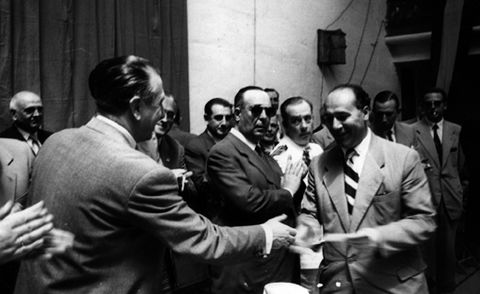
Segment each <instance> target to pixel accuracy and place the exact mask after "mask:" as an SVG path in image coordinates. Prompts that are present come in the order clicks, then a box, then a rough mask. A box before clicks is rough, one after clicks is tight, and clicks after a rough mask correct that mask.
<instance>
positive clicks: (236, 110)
mask: <svg viewBox="0 0 480 294" xmlns="http://www.w3.org/2000/svg"><path fill="white" fill-rule="evenodd" d="M241 112H242V110H241V109H240V107H235V108H234V109H233V115H234V116H235V121H236V122H238V121H240V113H241Z"/></svg>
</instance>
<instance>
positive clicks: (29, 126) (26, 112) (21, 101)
mask: <svg viewBox="0 0 480 294" xmlns="http://www.w3.org/2000/svg"><path fill="white" fill-rule="evenodd" d="M9 107H10V113H11V114H12V119H13V124H12V125H11V126H10V127H9V128H7V129H6V130H4V131H3V132H1V133H0V137H1V138H11V139H17V140H21V141H25V142H27V144H28V145H29V146H30V148H31V150H32V152H33V154H35V155H36V154H37V153H38V151H39V149H40V147H41V146H42V144H43V143H44V142H45V140H46V139H47V138H48V137H49V136H50V135H51V134H52V132H49V131H46V130H43V129H42V122H43V104H42V100H41V99H40V96H38V95H37V94H35V93H33V92H30V91H20V92H18V93H17V94H15V95H14V96H13V97H12V99H11V100H10V105H9Z"/></svg>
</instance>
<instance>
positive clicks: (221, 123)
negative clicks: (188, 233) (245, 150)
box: [185, 97, 233, 218]
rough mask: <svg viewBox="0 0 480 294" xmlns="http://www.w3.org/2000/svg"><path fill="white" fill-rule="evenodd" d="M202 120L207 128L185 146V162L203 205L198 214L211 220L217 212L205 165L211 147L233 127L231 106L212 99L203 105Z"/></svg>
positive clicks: (217, 99) (221, 99)
mask: <svg viewBox="0 0 480 294" xmlns="http://www.w3.org/2000/svg"><path fill="white" fill-rule="evenodd" d="M203 118H204V119H205V121H206V122H207V128H206V129H205V131H204V132H203V133H201V134H200V135H199V136H197V137H195V138H193V139H192V140H191V141H190V142H188V144H187V145H186V146H185V161H186V164H187V167H188V169H189V170H190V171H192V172H193V175H192V177H191V179H192V180H193V182H194V183H195V186H196V188H197V191H198V194H199V195H200V197H201V199H202V201H203V204H204V205H203V206H202V207H200V211H199V212H200V213H203V214H204V215H206V216H207V217H210V218H211V217H213V216H214V215H215V213H216V211H218V202H216V201H215V199H214V198H213V197H212V195H211V192H210V189H209V184H208V180H207V177H206V176H205V165H206V164H207V156H208V152H209V151H210V149H211V148H212V146H213V145H215V144H216V143H217V142H219V141H220V140H222V139H223V138H225V136H226V135H227V134H228V133H229V132H230V129H231V128H232V126H233V115H232V104H231V103H230V102H228V101H227V100H225V99H223V98H218V97H217V98H212V99H210V100H209V101H208V102H207V103H206V104H205V108H204V115H203Z"/></svg>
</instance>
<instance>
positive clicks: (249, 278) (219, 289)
mask: <svg viewBox="0 0 480 294" xmlns="http://www.w3.org/2000/svg"><path fill="white" fill-rule="evenodd" d="M274 115H275V109H274V108H272V106H271V102H270V98H269V97H268V95H267V93H265V91H263V90H262V89H261V88H259V87H255V86H248V87H244V88H242V89H240V90H239V91H238V93H237V94H236V96H235V110H234V116H235V121H236V123H237V125H236V126H235V128H232V130H231V131H230V133H229V134H228V135H227V136H226V137H225V138H224V139H223V140H222V141H220V142H218V143H217V144H215V146H213V147H212V149H211V150H210V154H209V156H208V160H207V174H208V179H209V181H210V183H211V184H212V187H214V188H215V189H216V190H215V191H216V194H215V195H218V197H221V198H222V201H223V203H222V204H223V208H222V210H221V211H220V212H219V214H218V216H217V218H216V221H217V222H218V223H219V224H223V225H231V226H241V225H253V224H260V223H262V222H264V221H265V220H266V219H268V218H270V217H271V216H274V215H278V214H287V215H288V216H289V218H288V220H287V221H288V224H291V225H293V224H294V218H295V216H296V211H295V205H294V196H300V197H301V196H302V195H295V193H296V192H297V190H299V188H300V185H301V183H303V181H302V177H303V176H304V174H305V172H306V166H305V164H304V163H303V161H301V160H300V161H298V162H296V163H295V164H292V163H291V162H290V163H289V164H288V166H287V167H286V169H285V174H284V178H283V182H282V181H281V177H282V171H281V169H280V167H279V166H278V164H277V163H276V162H275V160H274V159H273V158H272V157H270V156H269V155H267V154H265V153H264V152H263V150H262V149H261V148H260V146H259V145H258V143H259V141H260V139H261V138H262V136H264V135H265V132H266V130H267V127H268V123H269V121H270V117H272V116H274ZM295 199H297V198H295ZM298 268H299V263H298V257H297V256H295V255H293V254H292V253H289V252H288V250H279V251H276V252H275V253H274V254H272V255H271V256H269V257H266V258H264V259H256V260H253V259H249V260H245V261H244V262H242V263H239V264H236V265H228V266H220V267H215V268H214V269H213V273H212V279H213V287H212V288H213V293H229V294H235V293H263V287H264V286H265V284H267V283H269V282H278V281H284V282H298V281H299V269H298Z"/></svg>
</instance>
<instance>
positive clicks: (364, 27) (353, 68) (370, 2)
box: [348, 0, 372, 83]
mask: <svg viewBox="0 0 480 294" xmlns="http://www.w3.org/2000/svg"><path fill="white" fill-rule="evenodd" d="M371 4H372V0H368V6H367V14H366V15H365V22H364V23H363V28H362V34H361V35H360V40H359V41H358V48H357V53H356V54H355V58H354V59H353V67H352V71H351V73H350V77H349V78H348V83H350V82H351V81H352V77H353V73H354V72H355V68H356V67H357V59H358V55H359V54H360V48H361V47H362V42H363V37H364V36H365V31H366V28H367V23H368V16H369V15H370V5H371Z"/></svg>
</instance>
